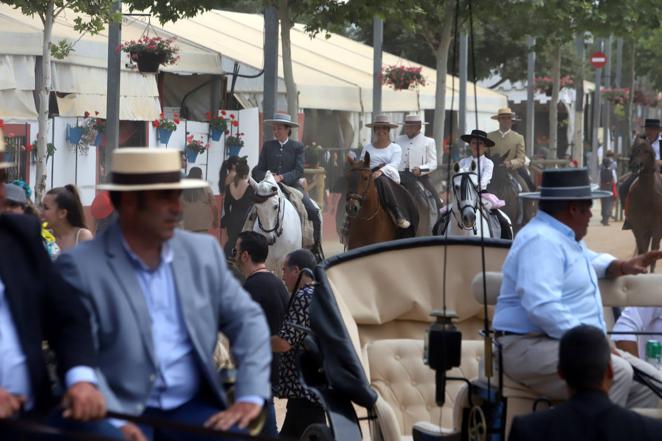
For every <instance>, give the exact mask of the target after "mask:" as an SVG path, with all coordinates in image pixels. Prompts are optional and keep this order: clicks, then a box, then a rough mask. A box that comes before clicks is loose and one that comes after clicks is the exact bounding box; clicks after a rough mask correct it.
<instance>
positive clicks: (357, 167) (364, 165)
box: [345, 152, 375, 217]
mask: <svg viewBox="0 0 662 441" xmlns="http://www.w3.org/2000/svg"><path fill="white" fill-rule="evenodd" d="M347 162H348V163H349V166H350V167H349V170H348V171H347V173H346V175H345V176H346V178H347V199H346V200H345V212H346V213H347V216H349V217H356V216H358V214H359V211H361V207H362V206H363V203H364V202H365V201H366V200H367V198H368V197H370V195H371V193H373V192H375V183H374V180H373V178H372V170H370V153H368V152H366V154H365V157H364V159H363V161H361V160H360V159H357V160H353V159H352V158H351V157H349V156H348V157H347Z"/></svg>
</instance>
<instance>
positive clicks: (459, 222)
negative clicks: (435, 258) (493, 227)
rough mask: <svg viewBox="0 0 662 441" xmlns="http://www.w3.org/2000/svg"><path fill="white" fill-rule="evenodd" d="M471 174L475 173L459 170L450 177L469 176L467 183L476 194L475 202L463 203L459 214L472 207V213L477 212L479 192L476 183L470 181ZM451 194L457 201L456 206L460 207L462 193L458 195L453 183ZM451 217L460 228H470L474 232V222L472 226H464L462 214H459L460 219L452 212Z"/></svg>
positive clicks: (475, 229)
mask: <svg viewBox="0 0 662 441" xmlns="http://www.w3.org/2000/svg"><path fill="white" fill-rule="evenodd" d="M472 174H474V175H475V173H473V172H461V173H456V174H454V175H453V178H452V180H455V178H456V177H457V176H460V177H461V178H462V180H464V176H468V177H469V179H468V181H469V185H471V187H472V188H473V189H474V191H475V192H476V194H477V195H478V197H477V198H476V202H475V204H474V205H465V206H464V207H462V208H461V211H460V215H462V214H463V213H464V210H467V209H472V210H473V211H474V213H477V212H478V210H479V207H478V204H479V203H480V193H479V192H478V187H477V186H476V185H474V183H473V182H472V181H471V177H470V175H472ZM460 191H462V185H460ZM453 196H455V202H456V203H457V206H458V208H460V201H461V200H462V199H461V198H462V194H460V197H458V194H457V190H456V189H455V186H454V185H453ZM451 213H453V210H451ZM453 217H454V218H455V220H456V221H457V225H458V226H459V227H460V228H462V229H463V230H472V231H473V232H474V233H475V232H476V231H477V228H476V224H474V226H473V227H466V226H465V225H464V224H463V223H462V219H461V217H462V216H460V219H457V217H456V216H455V214H454V213H453Z"/></svg>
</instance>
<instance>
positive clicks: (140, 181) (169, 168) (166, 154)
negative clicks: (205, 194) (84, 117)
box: [97, 147, 209, 191]
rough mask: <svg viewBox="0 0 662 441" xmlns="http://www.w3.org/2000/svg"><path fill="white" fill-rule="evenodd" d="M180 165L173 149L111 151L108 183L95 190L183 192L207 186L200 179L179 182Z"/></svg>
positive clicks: (141, 148)
mask: <svg viewBox="0 0 662 441" xmlns="http://www.w3.org/2000/svg"><path fill="white" fill-rule="evenodd" d="M181 165H182V164H181V160H180V154H179V150H177V149H155V148H145V147H133V148H121V149H115V150H113V157H112V163H111V167H110V182H109V183H107V184H101V185H98V186H97V188H98V189H99V190H108V191H144V190H185V189H188V188H203V187H207V186H208V185H209V184H208V183H207V181H203V180H201V179H182V175H181Z"/></svg>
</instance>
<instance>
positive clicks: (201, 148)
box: [184, 135, 209, 162]
mask: <svg viewBox="0 0 662 441" xmlns="http://www.w3.org/2000/svg"><path fill="white" fill-rule="evenodd" d="M186 142H187V144H186V148H185V149H184V154H185V155H186V160H187V161H188V162H195V160H196V159H197V158H198V155H199V154H200V153H204V152H206V151H207V148H209V144H208V143H207V144H203V143H202V141H199V140H197V139H193V135H189V136H188V137H187V138H186Z"/></svg>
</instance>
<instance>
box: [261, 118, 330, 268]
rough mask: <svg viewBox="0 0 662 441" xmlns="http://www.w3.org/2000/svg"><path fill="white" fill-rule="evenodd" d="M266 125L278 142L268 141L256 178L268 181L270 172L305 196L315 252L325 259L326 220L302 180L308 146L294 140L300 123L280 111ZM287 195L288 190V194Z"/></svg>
mask: <svg viewBox="0 0 662 441" xmlns="http://www.w3.org/2000/svg"><path fill="white" fill-rule="evenodd" d="M264 122H265V123H267V124H269V125H270V126H271V130H272V133H273V137H274V139H270V140H268V141H265V142H264V144H263V145H262V150H261V151H260V159H259V161H258V163H257V165H256V166H255V167H254V168H253V170H252V171H251V175H252V176H253V179H255V180H256V181H257V182H260V181H262V180H263V179H264V176H265V175H266V173H267V171H270V172H271V173H272V174H273V175H274V178H275V179H276V182H277V183H279V184H280V183H282V184H285V185H287V186H290V187H294V188H296V189H297V190H300V191H301V192H302V193H303V200H302V202H303V205H304V207H305V208H306V214H307V215H308V219H309V220H310V221H312V223H313V228H314V233H313V235H314V241H315V245H314V246H313V250H312V251H313V253H314V254H315V255H316V257H317V258H318V259H319V258H320V257H321V256H322V248H321V247H322V219H321V217H320V212H319V209H318V208H317V207H316V206H315V204H314V203H313V201H312V200H311V199H310V197H309V196H308V194H307V193H306V192H304V188H303V186H302V185H301V182H300V180H301V179H302V178H303V177H304V176H303V167H304V162H305V158H304V147H303V144H301V143H300V142H298V141H296V140H294V139H291V138H290V136H291V135H292V128H293V127H299V124H297V123H296V122H294V121H292V117H291V116H290V115H288V114H287V113H283V112H276V113H275V114H274V116H273V118H271V119H265V120H264ZM284 193H286V194H288V196H289V193H287V192H286V191H285V192H284Z"/></svg>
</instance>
